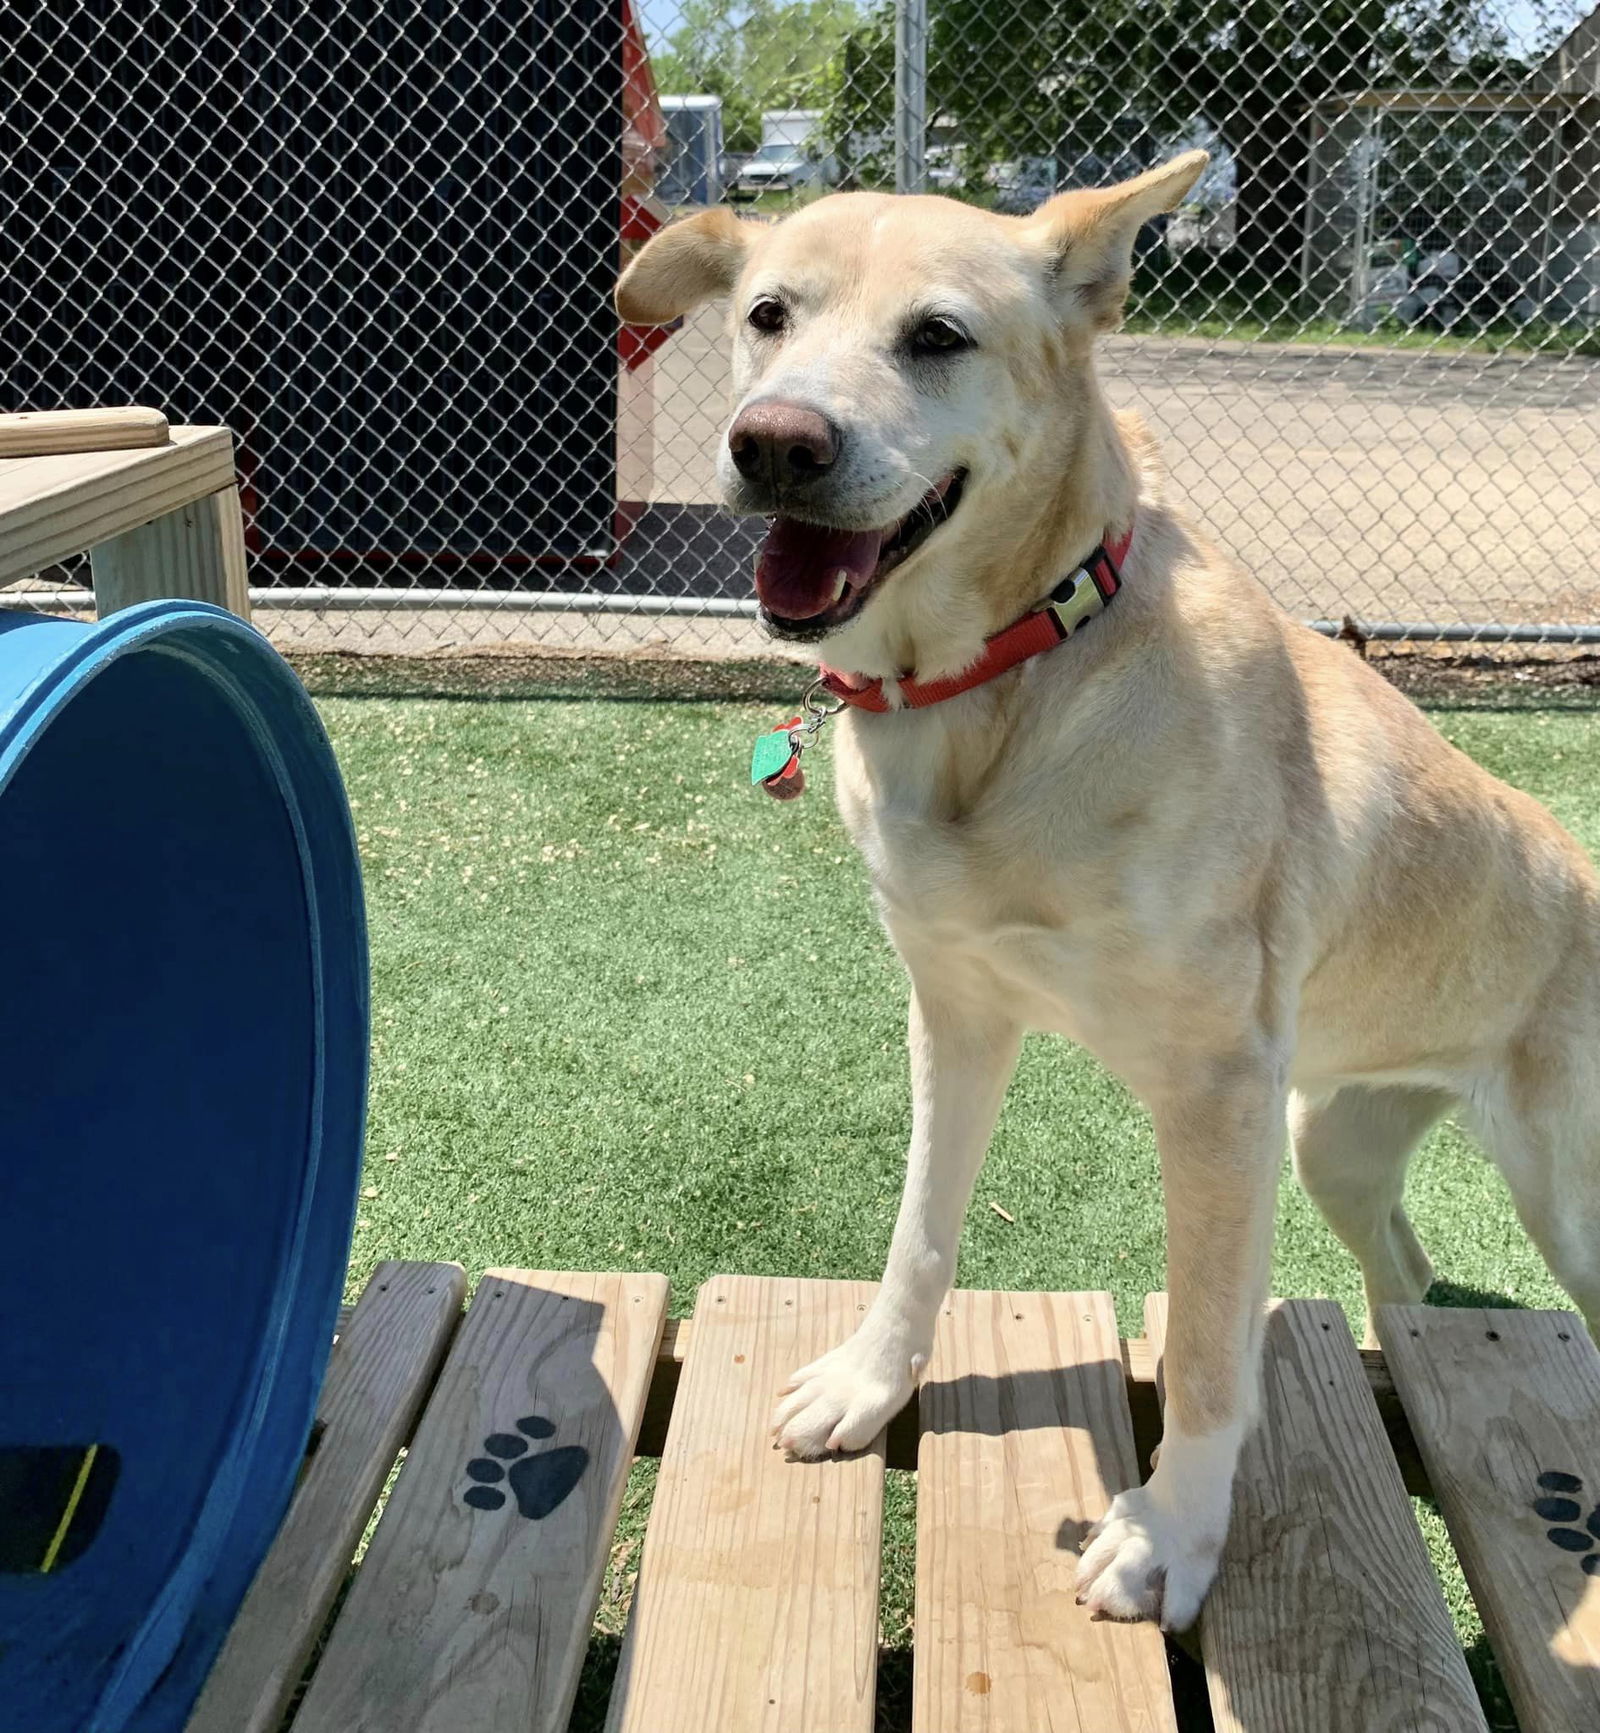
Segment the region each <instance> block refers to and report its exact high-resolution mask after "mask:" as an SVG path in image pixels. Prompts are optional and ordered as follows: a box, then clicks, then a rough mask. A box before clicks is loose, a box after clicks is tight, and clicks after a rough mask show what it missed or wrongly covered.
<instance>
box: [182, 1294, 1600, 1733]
mask: <svg viewBox="0 0 1600 1733" xmlns="http://www.w3.org/2000/svg"><path fill="white" fill-rule="evenodd" d="M871 1292H872V1290H871V1288H870V1287H869V1286H867V1285H865V1284H860V1283H848V1282H814V1281H799V1280H774V1279H757V1278H752V1277H743V1276H717V1277H714V1278H713V1279H712V1280H710V1281H709V1282H707V1283H706V1284H705V1286H704V1287H702V1288H701V1289H700V1291H699V1293H698V1295H697V1296H696V1299H695V1307H694V1314H693V1317H692V1319H690V1320H685V1321H681V1322H676V1323H674V1322H671V1321H669V1320H668V1317H667V1310H668V1292H667V1283H666V1281H665V1280H664V1279H663V1278H662V1277H660V1276H651V1275H558V1274H548V1273H541V1272H533V1271H526V1270H492V1271H490V1272H489V1273H488V1274H487V1275H486V1276H485V1277H484V1278H483V1280H482V1281H481V1282H480V1283H479V1285H478V1288H477V1291H476V1293H475V1294H474V1296H473V1299H472V1303H471V1305H470V1306H468V1307H467V1308H466V1310H465V1313H463V1309H462V1308H463V1301H464V1299H465V1295H466V1281H465V1278H464V1276H463V1274H462V1272H461V1270H460V1269H459V1268H458V1267H456V1266H455V1265H451V1264H414V1263H408V1264H400V1263H390V1264H385V1265H382V1266H381V1267H380V1268H379V1270H378V1271H377V1273H376V1274H375V1275H374V1277H373V1278H372V1281H371V1282H370V1283H369V1284H368V1286H367V1289H366V1291H365V1293H364V1294H363V1295H362V1297H361V1299H360V1301H359V1303H358V1304H357V1305H356V1306H355V1307H354V1309H353V1310H352V1311H350V1312H349V1313H348V1314H347V1316H346V1317H345V1318H344V1320H343V1321H342V1323H341V1329H340V1334H339V1338H338V1341H337V1343H336V1345H335V1348H334V1353H333V1359H332V1363H331V1366H330V1370H329V1374H328V1379H327V1384H326V1388H325V1391H324V1394H323V1399H322V1405H321V1411H320V1418H319V1421H318V1424H317V1429H316V1433H315V1435H314V1437H313V1440H312V1444H311V1448H310V1450H309V1452H308V1456H307V1461H306V1466H305V1470H304V1473H303V1475H302V1478H301V1483H300V1486H299V1489H298V1492H297V1494H296V1497H295V1500H294V1502H293V1505H292V1506H291V1508H290V1510H289V1513H288V1515H287V1517H286V1519H285V1521H284V1523H283V1526H282V1529H281V1531H280V1533H279V1537H278V1540H277V1543H276V1546H275V1548H274V1550H273V1552H272V1554H271V1555H270V1557H269V1558H268V1560H267V1562H266V1564H265V1565H264V1566H263V1568H262V1570H261V1572H260V1575H259V1576H258V1578H257V1580H256V1582H255V1585H254V1587H253V1589H252V1590H251V1593H250V1596H249V1598H248V1599H247V1601H246V1602H245V1605H244V1607H243V1609H242V1611H241V1612H240V1615H239V1618H238V1620H237V1622H236V1624H235V1626H234V1629H233V1632H232V1635H231V1637H230V1639H229V1642H228V1645H227V1647H226V1648H225V1649H224V1651H223V1653H222V1656H221V1658H220V1659H219V1661H218V1663H217V1666H216V1668H215V1670H214V1671H213V1673H212V1676H211V1679H210V1681H209V1683H208V1685H207V1688H206V1692H205V1695H204V1696H203V1698H202V1699H201V1702H200V1704H199V1705H198V1707H197V1710H196V1712H195V1715H194V1717H193V1719H192V1721H191V1722H190V1728H189V1733H275V1730H276V1729H279V1728H280V1727H282V1726H283V1725H284V1716H285V1714H286V1713H287V1712H288V1711H289V1710H290V1708H291V1707H292V1706H295V1713H294V1718H293V1720H292V1723H290V1725H291V1726H292V1728H293V1730H294V1733H447V1730H448V1733H561V1730H562V1729H565V1728H566V1726H567V1723H568V1717H569V1714H570V1712H571V1707H572V1703H573V1699H574V1694H575V1692H576V1690H577V1687H578V1680H579V1673H580V1669H581V1668H582V1666H583V1664H584V1659H585V1655H586V1652H587V1649H588V1645H589V1641H590V1635H591V1627H592V1623H593V1618H594V1612H595V1607H596V1602H597V1599H598V1596H599V1593H600V1589H601V1583H602V1577H603V1574H604V1571H605V1567H606V1563H607V1558H608V1555H609V1552H610V1549H611V1547H612V1544H613V1531H614V1529H615V1526H616V1523H617V1520H618V1512H619V1508H620V1506H621V1502H622V1498H623V1492H624V1483H625V1481H626V1478H627V1474H628V1470H629V1467H630V1465H631V1463H632V1462H633V1460H634V1458H635V1456H636V1454H652V1455H653V1454H659V1456H660V1459H661V1460H660V1471H659V1478H658V1481H657V1485H656V1490H655V1496H654V1502H653V1505H652V1507H651V1510H650V1515H649V1521H648V1527H647V1532H646V1535H645V1539H644V1544H643V1548H642V1553H641V1554H640V1555H639V1559H638V1581H637V1587H636V1589H635V1592H634V1595H633V1602H632V1610H631V1617H630V1622H629V1625H628V1630H627V1636H626V1639H625V1641H624V1643H623V1645H622V1651H621V1657H620V1661H619V1663H618V1665H617V1670H616V1676H615V1680H614V1682H613V1684H612V1687H611V1697H610V1717H609V1720H608V1722H607V1727H608V1730H609V1733H758V1730H759V1733H869V1730H870V1729H871V1728H872V1727H873V1725H874V1697H875V1691H876V1685H877V1674H878V1666H879V1631H878V1596H879V1573H880V1543H881V1539H882V1530H883V1509H884V1486H885V1479H884V1477H885V1469H886V1467H887V1468H915V1469H916V1472H917V1482H916V1504H917V1522H916V1609H915V1642H914V1661H913V1678H912V1707H911V1711H910V1715H911V1719H910V1725H911V1726H912V1728H914V1729H915V1730H916V1733H1045V1730H1047V1729H1048V1730H1051V1733H1069V1730H1074V1733H1136V1730H1137V1733H1162V1730H1166V1733H1177V1730H1179V1729H1181V1728H1183V1727H1184V1726H1186V1725H1194V1724H1196V1723H1195V1722H1194V1721H1193V1719H1192V1717H1191V1718H1190V1719H1188V1720H1187V1721H1186V1720H1185V1719H1184V1718H1183V1711H1181V1709H1180V1707H1179V1706H1178V1705H1175V1702H1174V1696H1173V1687H1172V1675H1171V1669H1170V1666H1169V1652H1168V1649H1167V1647H1166V1645H1165V1644H1164V1643H1163V1640H1162V1638H1161V1637H1160V1635H1159V1634H1158V1633H1157V1632H1156V1631H1154V1630H1153V1629H1151V1628H1150V1627H1148V1626H1131V1625H1119V1624H1115V1623H1110V1622H1105V1621H1096V1620H1091V1619H1090V1618H1089V1616H1088V1615H1087V1614H1086V1612H1085V1611H1084V1610H1083V1609H1082V1608H1079V1607H1078V1606H1077V1605H1076V1604H1075V1601H1074V1597H1073V1572H1074V1567H1075V1564H1076V1548H1077V1545H1078V1541H1079V1537H1080V1536H1081V1534H1082V1532H1083V1530H1084V1529H1085V1528H1086V1527H1087V1525H1088V1524H1090V1523H1091V1522H1093V1521H1094V1520H1095V1518H1096V1517H1097V1516H1098V1515H1099V1514H1100V1513H1101V1511H1102V1510H1103V1509H1104V1508H1105V1506H1106V1504H1107V1502H1108V1500H1109V1499H1110V1497H1111V1496H1112V1494H1113V1493H1114V1492H1116V1491H1117V1489H1118V1488H1120V1487H1123V1486H1127V1485H1129V1484H1131V1483H1133V1482H1134V1481H1135V1480H1136V1479H1137V1478H1138V1477H1139V1474H1140V1472H1141V1464H1142V1462H1143V1461H1144V1460H1145V1458H1146V1456H1147V1453H1148V1446H1149V1444H1150V1443H1151V1442H1152V1441H1153V1438H1154V1436H1155V1435H1156V1434H1157V1432H1158V1428H1159V1417H1158V1412H1157V1406H1156V1403H1157V1392H1158V1385H1159V1380H1158V1376H1157V1374H1158V1370H1159V1362H1160V1355H1161V1343H1162V1338H1163V1334H1164V1328H1165V1318H1166V1308H1165V1297H1164V1296H1162V1295H1152V1296H1151V1298H1150V1300H1149V1302H1148V1307H1147V1313H1146V1335H1145V1337H1144V1338H1142V1339H1140V1340H1136V1341H1119V1339H1118V1336H1117V1331H1116V1323H1115V1318H1114V1314H1113V1310H1112V1305H1111V1300H1110V1298H1109V1296H1108V1295H1105V1294H1035V1293H1018V1294H1006V1293H973V1292H965V1291H963V1292H958V1293H956V1294H953V1295H952V1296H951V1298H950V1300H949V1302H948V1303H947V1306H946V1308H945V1311H944V1314H943V1317H942V1319H941V1325H940V1332H941V1334H940V1340H939V1342H938V1344H937V1348H936V1353H935V1358H934V1363H933V1367H932V1370H931V1373H930V1377H929V1380H928V1382H927V1383H926V1384H925V1385H924V1386H923V1388H922V1390H921V1392H920V1394H919V1397H918V1399H917V1401H916V1402H915V1403H913V1405H912V1406H911V1408H910V1409H908V1410H907V1412H906V1414H904V1415H903V1416H901V1418H900V1420H899V1421H897V1422H896V1423H895V1424H894V1425H893V1426H891V1427H890V1429H889V1431H888V1433H887V1434H886V1436H885V1437H884V1438H882V1439H880V1440H879V1441H878V1442H877V1443H876V1445H875V1446H874V1447H873V1448H872V1449H871V1450H868V1451H865V1452H863V1453H862V1454H860V1455H859V1456H856V1457H854V1458H851V1459H848V1460H843V1461H832V1462H826V1463H819V1464H801V1463H792V1462H788V1461H786V1460H785V1459H784V1458H783V1457H782V1456H781V1455H780V1454H779V1453H778V1452H776V1451H775V1450H774V1449H773V1448H772V1447H771V1443H770V1439H769V1436H768V1429H767V1428H768V1416H769V1412H770V1409H771V1406H772V1398H773V1392H774V1391H775V1389H776V1388H777V1386H778V1384H779V1383H780V1382H781V1380H782V1378H783V1376H784V1375H785V1374H786V1373H787V1372H788V1371H789V1370H791V1369H792V1368H793V1367H794V1366H795V1365H797V1364H799V1363H800V1362H802V1361H804V1360H807V1359H809V1358H811V1357H812V1356H813V1355H815V1354H816V1353H818V1352H820V1351H821V1350H822V1349H824V1348H826V1347H828V1346H830V1345H832V1344H833V1343H835V1342H837V1341H838V1340H840V1339H841V1338H842V1337H843V1336H844V1335H845V1334H846V1333H847V1332H848V1331H849V1330H850V1329H851V1328H852V1327H853V1325H854V1323H855V1322H856V1320H857V1318H858V1317H859V1316H860V1313H861V1310H862V1308H863V1307H864V1306H865V1305H866V1304H867V1303H868V1301H869V1299H870V1297H871ZM1380 1335H1381V1337H1382V1340H1383V1343H1384V1353H1383V1354H1382V1355H1378V1354H1369V1355H1365V1356H1363V1355H1362V1354H1360V1353H1358V1351H1357V1349H1356V1347H1355V1344H1354V1342H1353V1341H1352V1339H1351V1336H1350V1333H1349V1330H1348V1328H1347V1326H1346V1322H1345V1319H1344V1315H1343V1314H1342V1312H1340V1310H1339V1309H1338V1308H1337V1307H1336V1306H1334V1305H1333V1304H1331V1303H1330V1302H1328V1301H1322V1300H1293V1301H1286V1302H1282V1303H1279V1304H1276V1305H1275V1306H1274V1308H1273V1311H1272V1314H1271V1318H1270V1321H1269V1324H1268V1328H1267V1337H1266V1341H1267V1348H1266V1354H1267V1364H1266V1378H1265V1398H1264V1400H1265V1408H1264V1419H1263V1422H1262V1425H1261V1427H1260V1429H1259V1430H1258V1432H1257V1433H1256V1434H1255V1436H1254V1437H1253V1438H1252V1439H1251V1441H1250V1443H1249V1445H1248V1446H1247V1449H1246V1454H1245V1460H1244V1463H1243V1466H1242V1470H1241V1475H1240V1482H1239V1491H1238V1498H1237V1502H1236V1507H1235V1514H1234V1523H1233V1532H1232V1535H1231V1537H1230V1539H1229V1543H1228V1549H1227V1554H1226V1558H1225V1561H1224V1566H1223V1570H1222V1574H1221V1577H1220V1579H1219V1581H1218V1584H1217V1587H1216V1589H1215V1591H1214V1592H1213V1594H1212V1596H1211V1599H1210V1600H1209V1602H1208V1603H1207V1607H1206V1611H1205V1614H1204V1616H1203V1618H1202V1621H1201V1625H1200V1628H1199V1631H1198V1646H1199V1653H1200V1656H1201V1659H1202V1661H1203V1666H1204V1677H1205V1682H1206V1692H1207V1694H1208V1696H1209V1700H1210V1714H1211V1717H1212V1719H1211V1722H1210V1724H1211V1725H1214V1726H1215V1727H1216V1728H1217V1729H1219V1730H1221V1733H1234V1730H1237V1733H1379V1730H1384V1733H1387V1730H1389V1729H1394V1730H1397V1733H1398V1730H1400V1729H1406V1730H1408V1733H1470V1730H1472V1729H1481V1728H1483V1727H1484V1726H1485V1721H1484V1718H1483V1715H1482V1712H1481V1710H1480V1708H1479V1705H1478V1700H1477V1697H1476V1695H1475V1693H1474V1689H1473V1686H1472V1683H1471V1680H1470V1678H1469V1676H1468V1672H1467V1667H1466V1664H1465V1660H1464V1658H1463V1655H1462V1652H1461V1648H1460V1645H1459V1642H1458V1640H1457V1637H1456V1633H1455V1631H1454V1628H1453V1626H1452V1623H1451V1619H1450V1616H1449V1614H1448V1612H1447V1610H1446V1607H1445V1603H1444V1600H1443V1598H1442V1595H1441V1592H1440V1589H1439V1586H1438V1583H1437V1581H1436V1578H1435V1575H1434V1572H1433V1569H1432V1567H1431V1565H1430V1562H1429V1559H1428V1555H1427V1552H1426V1549H1425V1547H1424V1544H1423V1541H1422V1537H1421V1534H1420V1531H1419V1529H1418V1527H1417V1524H1416V1521H1415V1520H1414V1518H1413V1514H1412V1511H1411V1508H1410V1504H1409V1501H1408V1498H1407V1481H1408V1480H1409V1481H1410V1484H1411V1487H1412V1489H1413V1490H1419V1491H1422V1490H1427V1489H1428V1488H1429V1487H1430V1486H1431V1490H1432V1495H1433V1496H1435V1497H1436V1498H1437V1500H1438V1502H1439V1504H1440V1506H1441V1508H1442V1510H1443V1513H1444V1516H1445V1520H1446V1522H1447V1523H1448V1525H1449V1529H1450V1533H1451V1536H1452V1538H1453V1540H1454V1543H1455V1546H1456V1549H1457V1551H1458V1554H1459V1556H1460V1560H1461V1565H1462V1568H1463V1570H1464V1572H1465V1574H1466V1578H1467V1581H1468V1583H1469V1584H1470V1587H1471V1590H1472V1593H1473V1595H1474V1596H1475V1598H1476V1601H1477V1604H1478V1607H1479V1609H1480V1611H1481V1613H1482V1615H1483V1621H1484V1624H1485V1626H1486V1628H1487V1630H1488V1633H1489V1636H1490V1639H1491V1640H1492V1642H1493V1645H1494V1650H1495V1653H1496V1655H1497V1656H1498V1659H1499V1661H1500V1665H1501V1668H1502V1670H1503V1673H1504V1676H1505V1679H1506V1682H1507V1686H1508V1689H1509V1691H1510V1693H1511V1695H1512V1697H1513V1699H1514V1701H1515V1704H1516V1708H1517V1711H1518V1714H1519V1717H1520V1719H1521V1724H1522V1728H1523V1733H1555V1730H1557V1729H1560V1730H1562V1733H1578V1730H1579V1729H1583V1730H1585V1733H1593V1730H1594V1729H1596V1728H1600V1574H1591V1573H1600V1562H1596V1561H1600V1538H1596V1537H1597V1536H1600V1517H1597V1516H1596V1514H1595V1511H1596V1501H1597V1499H1600V1356H1597V1354H1596V1351H1595V1348H1594V1346H1593V1344H1592V1343H1591V1342H1590V1340H1589V1337H1588V1335H1587V1334H1586V1333H1585V1331H1584V1329H1583V1326H1582V1324H1581V1323H1579V1322H1578V1321H1577V1320H1576V1319H1575V1318H1573V1317H1571V1316H1569V1315H1568V1314H1566V1313H1560V1312H1519V1311H1442V1310H1434V1309H1425V1308H1421V1307H1416V1308H1390V1309H1389V1310H1388V1311H1387V1312H1386V1313H1385V1315H1384V1316H1383V1318H1382V1320H1381V1323H1380ZM402 1449H404V1451H405V1456H404V1462H403V1466H402V1468H401V1470H400V1472H399V1474H398V1477H397V1478H392V1477H393V1475H394V1468H395V1462H396V1458H397V1456H398V1455H399V1454H400V1452H401V1451H402ZM391 1479H392V1490H390V1491H389V1492H388V1496H387V1499H386V1501H384V1502H383V1505H382V1515H381V1519H380V1520H378V1522H377V1524H376V1527H372V1525H371V1519H372V1513H373V1511H374V1509H375V1508H377V1506H378V1505H379V1503H380V1500H381V1499H382V1497H383V1494H384V1492H385V1489H386V1487H389V1486H390V1484H391ZM369 1532H370V1540H368V1541H367V1544H366V1547H365V1551H364V1554H362V1555H361V1556H360V1562H359V1565H357V1566H356V1567H355V1568H354V1570H352V1559H354V1558H355V1557H356V1556H357V1554H358V1549H359V1548H360V1546H361V1543H362V1541H363V1537H364V1536H366V1535H367V1534H368V1533H369ZM296 1705H297V1706H296ZM1199 1724H1205V1723H1204V1721H1203V1711H1202V1720H1201V1722H1200V1723H1199Z"/></svg>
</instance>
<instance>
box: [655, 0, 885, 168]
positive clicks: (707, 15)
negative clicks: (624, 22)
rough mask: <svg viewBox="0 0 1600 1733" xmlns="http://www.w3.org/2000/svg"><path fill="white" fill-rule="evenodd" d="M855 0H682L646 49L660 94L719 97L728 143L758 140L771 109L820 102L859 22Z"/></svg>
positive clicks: (739, 146) (754, 144)
mask: <svg viewBox="0 0 1600 1733" xmlns="http://www.w3.org/2000/svg"><path fill="white" fill-rule="evenodd" d="M859 21H860V20H859V16H858V14H857V11H856V8H855V5H854V4H853V0H686V4H685V5H684V7H683V12H682V15H681V19H680V22H679V24H678V27H677V29H675V30H674V31H673V32H672V34H671V36H670V37H668V39H667V44H666V47H665V48H664V49H660V50H657V51H656V52H654V53H652V54H651V56H650V63H651V67H652V70H653V71H654V72H655V77H656V87H657V88H658V89H659V90H660V91H661V92H662V94H663V95H668V96H693V95H699V94H704V95H707V96H720V97H721V98H722V129H723V137H724V138H725V140H726V141H727V146H728V149H729V150H736V151H744V150H755V149H757V148H758V147H759V146H760V144H761V115H762V112H763V110H765V109H770V108H821V107H822V106H824V104H825V102H826V100H827V96H828V90H829V79H830V76H831V71H832V68H833V65H834V63H835V61H836V59H837V58H838V56H839V53H840V50H841V49H842V47H843V45H844V43H845V42H846V40H847V39H848V38H849V36H850V35H851V33H852V31H853V30H854V29H855V28H856V27H857V25H858V23H859Z"/></svg>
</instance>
